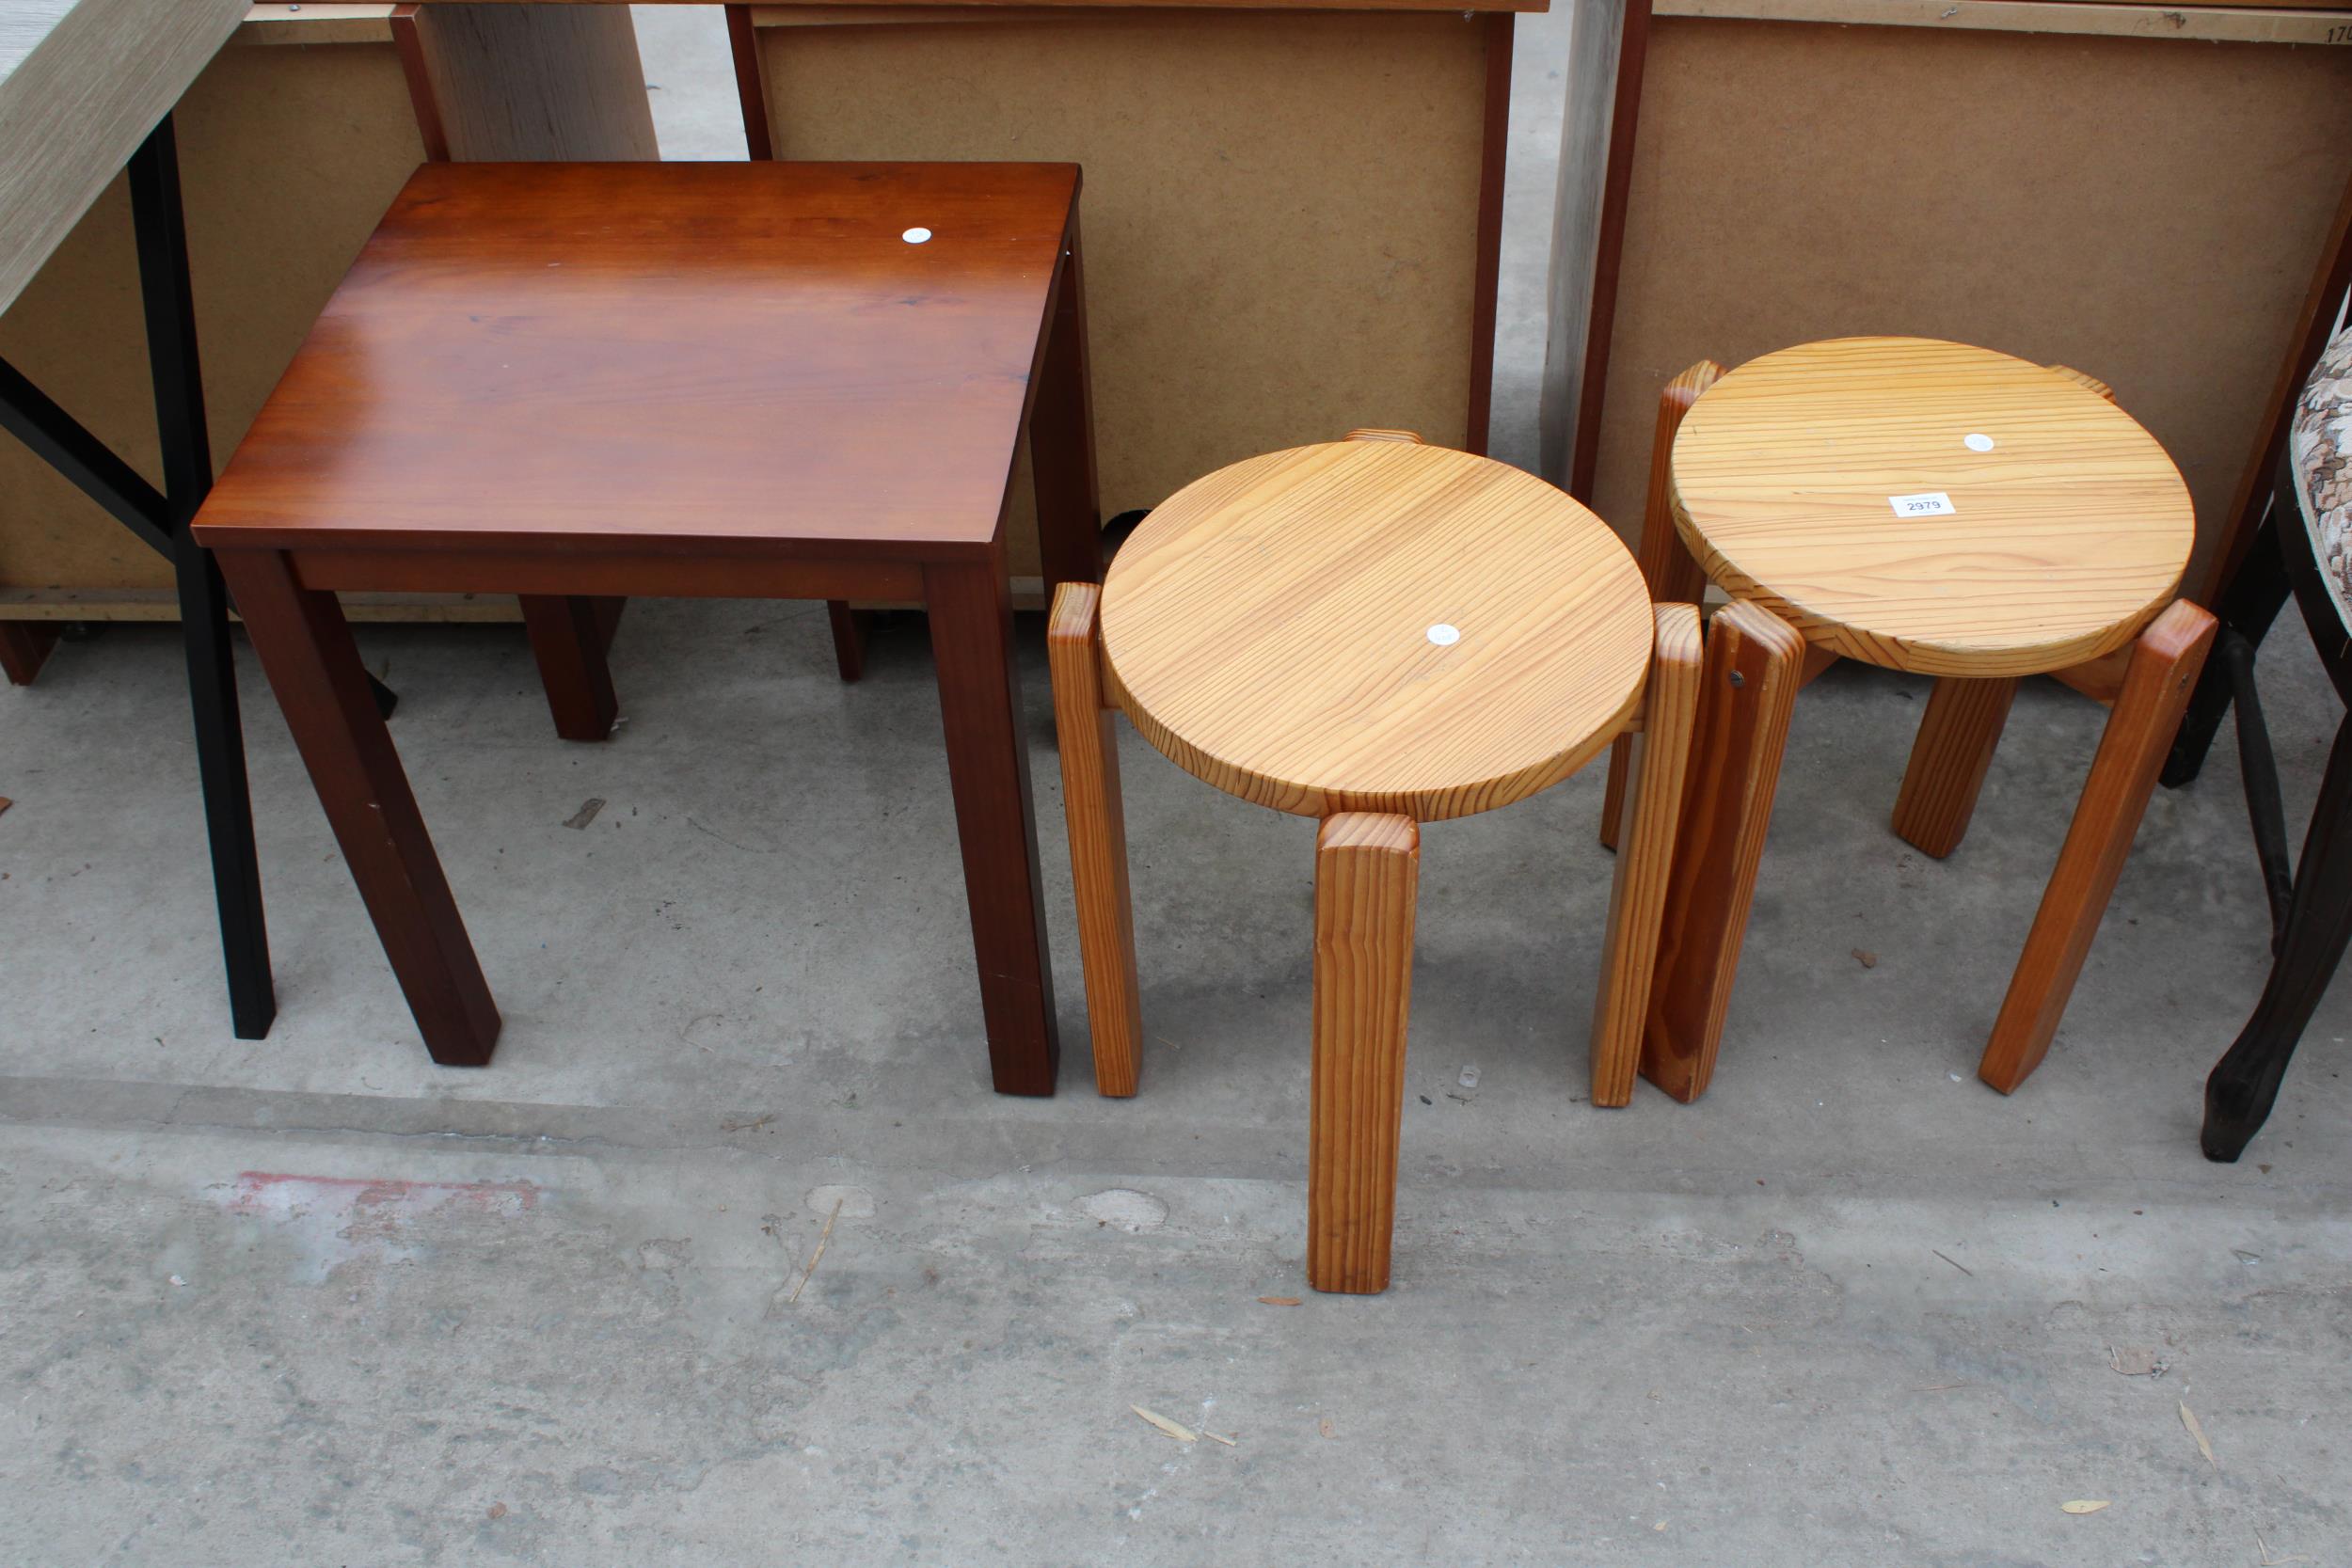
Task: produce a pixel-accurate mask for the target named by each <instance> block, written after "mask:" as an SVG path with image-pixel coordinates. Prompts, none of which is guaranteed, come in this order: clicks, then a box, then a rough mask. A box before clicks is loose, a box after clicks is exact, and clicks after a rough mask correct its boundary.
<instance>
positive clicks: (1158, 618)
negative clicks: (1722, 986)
mask: <svg viewBox="0 0 2352 1568" xmlns="http://www.w3.org/2000/svg"><path fill="white" fill-rule="evenodd" d="M1049 643H1050V647H1051V650H1052V656H1053V663H1054V691H1055V708H1056V715H1057V724H1058V728H1059V731H1060V737H1061V755H1062V771H1063V784H1064V789H1063V794H1064V800H1065V802H1066V805H1067V809H1068V813H1069V818H1070V839H1071V859H1072V863H1073V871H1074V874H1075V875H1074V881H1075V883H1076V891H1077V899H1078V909H1079V934H1080V941H1081V946H1082V949H1083V952H1084V957H1085V968H1086V981H1087V1006H1088V1011H1089V1019H1090V1026H1091V1027H1090V1033H1091V1036H1092V1040H1093V1049H1094V1062H1095V1072H1096V1082H1097V1086H1098V1087H1100V1088H1101V1089H1102V1091H1103V1092H1104V1093H1105V1094H1113V1095H1125V1094H1133V1093H1134V1092H1135V1090H1136V1072H1137V1067H1138V1058H1139V1050H1138V1047H1139V1044H1140V1041H1141V1038H1142V1025H1141V1015H1140V1006H1139V998H1138V992H1137V989H1136V956H1135V936H1134V926H1133V920H1132V916H1131V913H1130V910H1129V905H1128V892H1127V879H1126V843H1125V825H1124V821H1123V818H1122V814H1121V811H1120V796H1119V787H1118V774H1117V761H1116V752H1115V751H1114V749H1113V747H1112V744H1111V734H1110V727H1109V722H1110V712H1111V711H1112V710H1113V709H1116V710H1118V711H1121V712H1124V713H1125V714H1126V715H1127V716H1128V717H1129V719H1131V720H1132V721H1134V723H1135V725H1136V728H1137V729H1138V730H1139V731H1141V732H1142V734H1143V735H1144V736H1145V737H1146V738H1148V739H1149V740H1150V741H1151V742H1152V745H1153V746H1155V747H1157V748H1158V749H1159V750H1160V751H1161V752H1164V753H1165V754H1167V755H1168V757H1169V758H1170V759H1171V760H1172V761H1174V762H1175V763H1177V764H1178V765H1179V766H1180V767H1182V768H1184V769H1186V770H1187V771H1188V772H1191V773H1194V774H1196V775H1198V776H1199V777H1200V778H1202V779H1204V780H1206V781H1207V782H1209V783H1210V784H1215V785H1216V786H1217V787H1218V788H1220V789H1223V790H1225V791H1227V792H1228V793H1230V794H1232V795H1236V796H1239V797H1241V798H1242V799H1244V800H1254V801H1256V802H1258V803H1259V804H1261V805H1264V806H1269V807H1272V808H1273V809H1275V810H1277V811H1283V812H1290V813H1293V814H1295V815H1297V816H1312V817H1317V818H1320V819H1321V822H1322V829H1321V832H1320V833H1319V835H1318V837H1317V840H1316V851H1315V932H1314V1017H1313V1026H1312V1032H1313V1044H1312V1054H1311V1071H1312V1074H1313V1087H1312V1097H1311V1104H1312V1112H1311V1116H1312V1125H1311V1130H1310V1138H1309V1153H1308V1254H1307V1270H1308V1278H1309V1282H1310V1283H1311V1284H1312V1285H1314V1286H1315V1287H1316V1288H1317V1289H1319V1290H1327V1291H1378V1290H1381V1289H1383V1288H1385V1287H1386V1285H1387V1284H1388V1278H1389V1252H1390V1232H1391V1225H1392V1221H1393V1215H1394V1200H1395V1186H1396V1149H1397V1137H1398V1129H1399V1119H1400V1117H1401V1114H1402V1110H1403V1101H1404V1068H1405V1034H1406V1008H1407V1002H1408V993H1409V987H1410V981H1411V973H1412V942H1413V905H1414V895H1415V887H1416V870H1417V865H1418V857H1419V846H1420V825H1421V824H1422V823H1423V822H1434V821H1439V820H1443V819H1446V818H1450V817H1456V816H1469V815H1471V814H1473V813H1476V812H1481V811H1489V810H1492V809H1494V808H1495V807H1497V806H1502V805H1508V804H1509V803H1511V802H1512V801H1514V800H1522V799H1524V798H1526V797H1527V796H1530V795H1533V794H1534V793H1535V792H1536V791H1538V790H1541V789H1543V788H1545V787H1547V786H1548V785H1550V784H1556V783H1558V782H1559V781H1560V780H1562V779H1564V778H1565V777H1567V776H1568V775H1569V774H1570V773H1572V772H1574V771H1575V770H1576V769H1577V768H1580V767H1581V766H1582V765H1583V764H1584V763H1585V762H1586V761H1588V760H1590V759H1591V758H1592V757H1593V756H1595V755H1596V754H1597V753H1598V752H1600V751H1601V750H1602V749H1603V748H1605V747H1607V746H1608V745H1609V743H1610V742H1611V741H1612V740H1613V739H1614V738H1616V737H1617V736H1620V735H1623V734H1626V733H1628V732H1629V731H1630V730H1633V729H1636V728H1639V729H1641V730H1642V731H1643V732H1644V734H1645V762H1644V765H1643V767H1642V769H1641V771H1642V778H1641V781H1640V783H1639V784H1638V785H1637V786H1636V791H1635V795H1636V827H1635V833H1634V837H1635V839H1636V841H1637V847H1636V848H1635V849H1633V850H1630V851H1629V853H1628V854H1627V855H1626V856H1624V857H1623V858H1622V859H1621V861H1620V863H1619V866H1618V880H1617V889H1616V896H1615V897H1614V899H1613V905H1612V911H1611V923H1610V924H1611V930H1610V934H1609V937H1608V939H1607V941H1608V949H1607V953H1606V956H1605V958H1604V973H1603V978H1602V984H1601V988H1600V993H1599V997H1598V1000H1597V1005H1596V1008H1595V1020H1594V1034H1593V1042H1594V1043H1593V1054H1594V1064H1593V1065H1594V1071H1595V1073H1596V1076H1597V1077H1598V1076H1599V1075H1600V1074H1602V1073H1603V1072H1607V1073H1609V1074H1612V1075H1622V1076H1624V1077H1625V1078H1626V1079H1627V1081H1628V1082H1630V1077H1631V1074H1632V1071H1633V1063H1634V1059H1635V1057H1636V1055H1637V1054H1638V1052H1639V1045H1640V1036H1639V1031H1640V1027H1641V1019H1642V1013H1643V1011H1644V1008H1645V1003H1646V999H1647V995H1648V989H1649V974H1650V963H1651V959H1652V957H1653V956H1654V954H1655V951H1656V945H1657V938H1658V920H1659V913H1660V911H1661V909H1662V907H1663V899H1664V894H1665V884H1664V877H1665V873H1666V868H1667V865H1668V863H1669V859H1670V856H1671V852H1672V843H1673V840H1672V835H1673V832H1674V827H1675V816H1676V813H1675V806H1676V803H1677V800H1678V799H1679V795H1680V789H1681V781H1682V777H1683V768H1684V764H1685V760H1686V757H1687V753H1688V747H1689V735H1690V724H1691V718H1692V714H1693V713H1694V712H1695V710H1696V705H1697V693H1696V682H1697V675H1698V660H1699V631H1698V612H1697V610H1696V609H1695V608H1694V607H1692V606H1690V605H1664V606H1653V605H1652V604H1651V603H1650V600H1649V595H1648V593H1647V592H1646V590H1645V587H1644V585H1643V581H1642V578H1641V574H1640V571H1639V570H1638V568H1637V567H1636V566H1635V564H1634V562H1633V559H1632V557H1631V556H1630V555H1629V554H1628V553H1627V551H1626V549H1625V546H1623V545H1621V544H1620V543H1619V542H1618V541H1617V538H1616V535H1615V534H1614V533H1613V532H1612V531H1610V529H1609V528H1608V527H1607V525H1605V524H1603V523H1602V522H1601V521H1600V519H1598V518H1597V517H1596V516H1594V515H1592V514H1591V513H1590V512H1588V511H1586V510H1585V509H1584V508H1583V507H1582V506H1581V505H1579V504H1578V503H1577V502H1575V501H1574V500H1571V499H1569V498H1568V497H1566V496H1565V495H1564V494H1562V493H1561V492H1560V491H1558V490H1555V489H1553V488H1552V487H1551V486H1550V485H1549V484H1546V483H1544V482H1543V481H1541V480H1539V479H1536V478H1534V476H1533V475H1530V474H1527V473H1524V472H1522V471H1520V470H1518V469H1517V468H1513V467H1507V466H1505V465H1503V464H1500V463H1493V462H1489V461H1487V460H1486V459H1485V458H1482V457H1473V456H1470V455H1469V454H1468V453H1465V452H1458V451H1447V450H1444V449H1442V448H1438V447H1429V446H1423V445H1422V444H1420V443H1419V442H1418V441H1417V440H1415V439H1414V438H1412V437H1410V436H1399V435H1398V434H1397V433H1391V432H1359V434H1358V436H1356V437H1352V438H1350V439H1348V440H1345V441H1336V442H1329V443H1326V444H1324V445H1319V446H1311V447H1300V448H1296V449H1294V450H1292V451H1278V452H1271V453H1268V454H1266V455H1264V456H1261V457H1254V458H1250V459H1248V460H1247V461H1245V462H1241V463H1236V464H1234V465H1232V467H1226V468H1223V469H1220V470H1218V471H1217V472H1216V473H1213V474H1210V475H1208V476H1207V477H1205V478H1203V479H1200V480H1196V481H1195V482H1194V483H1191V484H1189V485H1187V486H1186V487H1185V488H1184V489H1183V490H1181V491H1179V492H1178V493H1177V494H1176V495H1175V496H1173V497H1171V498H1170V499H1168V500H1167V501H1166V502H1164V503H1163V504H1162V505H1161V506H1160V507H1159V508H1158V509H1157V510H1155V511H1154V512H1153V513H1152V515H1151V516H1150V517H1149V518H1147V519H1146V520H1145V521H1144V522H1143V524H1142V525H1141V526H1140V527H1139V528H1138V529H1137V530H1136V532H1135V534H1134V535H1133V536H1132V537H1131V538H1130V539H1129V540H1128V541H1127V543H1126V544H1125V545H1124V546H1121V547H1120V551H1119V553H1118V555H1117V557H1116V558H1115V559H1114V560H1113V562H1112V564H1111V567H1110V570H1109V572H1108V573H1107V574H1106V576H1105V578H1104V583H1103V585H1102V586H1101V587H1100V588H1097V587H1095V586H1094V585H1092V584H1078V583H1069V584H1065V585H1064V586H1063V587H1062V589H1061V590H1060V591H1059V593H1058V594H1057V597H1056V600H1055V607H1054V618H1053V625H1052V627H1051V630H1050V632H1049Z"/></svg>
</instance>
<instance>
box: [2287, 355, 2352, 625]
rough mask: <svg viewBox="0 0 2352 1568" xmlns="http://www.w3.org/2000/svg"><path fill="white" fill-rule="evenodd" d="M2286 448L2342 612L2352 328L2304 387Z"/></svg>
mask: <svg viewBox="0 0 2352 1568" xmlns="http://www.w3.org/2000/svg"><path fill="white" fill-rule="evenodd" d="M2287 450H2288V451H2289V452H2291V453H2292V454H2293V455H2292V462H2293V464H2294V467H2295V489H2296V499H2298V500H2300V501H2301V502H2302V506H2303V522H2304V526H2306V527H2307V528H2309V529H2310V530H2311V534H2312V553H2313V554H2314V555H2316V556H2317V558H2318V560H2319V562H2320V564H2321V565H2322V566H2324V567H2325V568H2326V569H2327V572H2328V577H2329V578H2330V579H2331V581H2330V586H2331V587H2332V588H2333V589H2334V590H2335V597H2336V603H2337V606H2338V607H2339V608H2340V609H2341V608H2342V607H2344V606H2345V605H2348V604H2352V326H2347V327H2345V328H2344V330H2343V331H2341V332H2339V333H2337V334H2336V335H2335V337H2334V339H2333V340H2331V341H2329V342H2328V347H2327V350H2326V352H2324V353H2322V354H2321V355H2320V356H2319V364H2318V365H2317V366H2316V367H2315V368H2314V369H2313V370H2312V378H2311V380H2309V381H2307V382H2305V383H2304V384H2303V397H2302V401H2301V402H2300V404H2297V405H2296V413H2295V428H2294V431H2293V433H2292V435H2290V436H2289V437H2288V449H2287ZM2281 521H2284V519H2281Z"/></svg>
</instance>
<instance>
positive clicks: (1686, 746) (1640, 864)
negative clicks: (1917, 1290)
mask: <svg viewBox="0 0 2352 1568" xmlns="http://www.w3.org/2000/svg"><path fill="white" fill-rule="evenodd" d="M1703 650H1704V643H1703V641H1702V640H1701V634H1700V631H1699V612H1698V607H1697V606H1696V605H1687V604H1661V605H1660V606H1658V647H1657V652H1656V653H1655V654H1654V655H1653V656H1652V658H1651V661H1650V673H1649V690H1648V692H1647V694H1646V695H1645V698H1644V700H1643V718H1642V732H1641V734H1640V735H1639V736H1625V737H1624V738H1626V739H1630V740H1634V741H1636V742H1637V744H1636V745H1635V746H1634V747H1633V748H1632V750H1633V752H1634V754H1635V756H1636V757H1637V758H1638V759H1639V760H1638V761H1637V762H1636V763H1635V764H1634V768H1635V775H1636V782H1635V784H1634V789H1633V830H1632V837H1631V838H1630V839H1629V841H1628V842H1627V843H1626V844H1625V845H1624V846H1623V847H1621V848H1620V849H1619V850H1618V852H1617V878H1616V883H1615V886H1614V887H1613V889H1612V891H1611V893H1610V895H1609V924H1608V927H1607V929H1608V935H1607V936H1606V937H1604V938H1603V939H1602V948H1601V962H1600V989H1599V990H1598V991H1597V992H1596V993H1595V995H1594V997H1593V1044H1592V1056H1593V1103H1594V1104H1596V1105H1623V1104H1624V1103H1626V1101H1629V1100H1631V1099H1632V1098H1633V1079H1634V1075H1635V1073H1636V1072H1638V1071H1639V1070H1640V1069H1641V1065H1642V1028H1643V1025H1644V1023H1645V1022H1646V1021H1647V1019H1648V1016H1649V996H1650V981H1651V979H1652V977H1653V975H1654V974H1655V973H1656V969H1657V962H1658V931H1659V922H1660V920H1661V918H1662V917H1663V916H1664V914H1665V912H1666V880H1667V878H1668V876H1669V874H1670V873H1671V871H1672V869H1673V865H1674V848H1675V831H1676V829H1677V827H1678V826H1679V825H1680V820H1681V816H1682V790H1683V784H1684V782H1685V779H1686V776H1687V771H1688V768H1689V764H1690V761H1691V730H1692V723H1693V721H1695V720H1696V719H1697V717H1698V703H1699V666H1700V661H1701V659H1702V658H1703V657H1704V652H1703Z"/></svg>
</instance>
